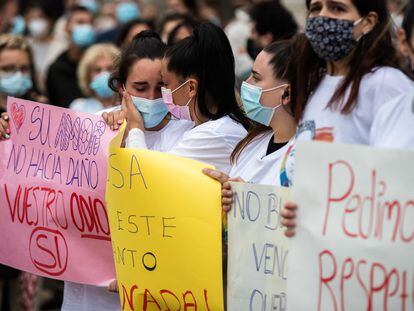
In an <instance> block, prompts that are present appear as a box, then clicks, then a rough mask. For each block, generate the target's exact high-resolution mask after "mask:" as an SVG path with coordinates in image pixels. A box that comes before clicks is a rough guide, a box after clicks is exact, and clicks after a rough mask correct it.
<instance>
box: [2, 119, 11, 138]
mask: <svg viewBox="0 0 414 311" xmlns="http://www.w3.org/2000/svg"><path fill="white" fill-rule="evenodd" d="M9 138H10V126H9V115H8V114H7V112H3V113H2V114H1V116H0V140H3V139H9Z"/></svg>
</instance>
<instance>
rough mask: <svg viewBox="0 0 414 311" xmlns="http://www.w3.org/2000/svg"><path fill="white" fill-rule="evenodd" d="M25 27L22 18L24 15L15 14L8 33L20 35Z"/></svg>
mask: <svg viewBox="0 0 414 311" xmlns="http://www.w3.org/2000/svg"><path fill="white" fill-rule="evenodd" d="M25 29H26V22H25V20H24V17H23V16H21V15H17V16H15V17H14V18H13V22H12V27H11V29H10V33H11V34H13V35H22V34H23V33H24V30H25Z"/></svg>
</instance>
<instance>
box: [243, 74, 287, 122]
mask: <svg viewBox="0 0 414 311" xmlns="http://www.w3.org/2000/svg"><path fill="white" fill-rule="evenodd" d="M285 86H287V84H283V85H279V86H276V87H273V88H270V89H267V90H262V88H261V87H258V86H255V85H252V84H249V83H247V82H243V83H242V86H241V92H240V95H241V99H242V103H243V108H244V111H245V113H246V115H247V117H249V118H250V119H251V120H253V121H256V122H258V123H260V124H263V125H266V126H269V125H270V121H271V120H272V117H273V114H274V113H275V111H276V109H277V108H279V107H280V106H282V104H279V105H278V106H276V107H273V108H269V107H263V106H262V104H261V103H260V98H261V97H262V93H264V92H270V91H275V90H278V89H281V88H282V87H285Z"/></svg>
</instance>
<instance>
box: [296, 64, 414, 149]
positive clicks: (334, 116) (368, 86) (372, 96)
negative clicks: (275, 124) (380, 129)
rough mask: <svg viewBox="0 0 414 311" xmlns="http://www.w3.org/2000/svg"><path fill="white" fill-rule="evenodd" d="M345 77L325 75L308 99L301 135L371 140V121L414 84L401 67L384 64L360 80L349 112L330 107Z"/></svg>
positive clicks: (357, 141) (361, 141) (360, 141)
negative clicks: (389, 102) (357, 91)
mask: <svg viewBox="0 0 414 311" xmlns="http://www.w3.org/2000/svg"><path fill="white" fill-rule="evenodd" d="M342 79H343V77H338V76H329V75H326V76H325V77H324V78H323V80H322V81H321V83H320V85H319V87H318V88H317V90H316V91H315V92H314V94H313V95H312V96H311V98H310V100H309V101H308V103H307V105H306V108H305V112H304V115H303V118H302V122H301V126H300V127H299V130H298V139H315V140H325V141H335V142H340V143H348V144H363V145H368V144H369V143H370V133H371V127H372V122H373V120H374V118H375V116H376V114H377V112H378V111H379V109H380V108H381V107H382V106H383V105H384V104H385V103H387V102H388V101H390V100H391V99H393V98H395V97H397V96H399V95H401V94H404V93H407V92H409V91H411V90H412V89H413V88H414V82H413V81H411V80H410V79H409V78H408V77H407V76H406V75H404V74H403V73H402V72H401V71H400V70H397V69H394V68H390V67H381V68H378V69H377V70H375V71H374V72H372V73H369V74H366V75H365V76H364V78H363V79H362V81H361V84H360V90H359V95H358V98H357V104H356V106H355V108H354V109H353V110H352V112H351V113H349V114H341V113H340V111H338V110H334V109H331V108H327V105H328V102H329V100H330V99H331V98H332V95H333V94H334V92H335V90H336V89H337V88H338V87H339V85H340V83H341V82H342Z"/></svg>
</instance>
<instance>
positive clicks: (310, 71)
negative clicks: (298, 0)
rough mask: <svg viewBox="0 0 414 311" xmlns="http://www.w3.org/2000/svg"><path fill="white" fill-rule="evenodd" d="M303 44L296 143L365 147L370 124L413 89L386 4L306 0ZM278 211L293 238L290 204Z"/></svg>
mask: <svg viewBox="0 0 414 311" xmlns="http://www.w3.org/2000/svg"><path fill="white" fill-rule="evenodd" d="M306 4H307V8H308V11H309V13H308V14H309V15H308V19H307V23H306V36H307V37H308V42H307V43H306V44H305V46H304V47H303V50H302V51H301V55H302V57H300V58H299V59H298V62H299V63H298V68H299V70H300V72H301V74H299V75H298V77H299V78H298V81H297V84H298V92H297V100H298V101H299V102H303V103H306V105H304V106H303V105H297V106H296V107H297V109H301V108H302V107H304V108H303V111H297V112H296V115H301V116H302V118H301V122H300V126H299V129H298V134H297V135H298V139H299V140H301V139H311V140H324V141H330V142H339V143H349V144H363V145H369V144H370V143H371V140H370V135H371V130H372V124H373V122H374V120H375V119H376V116H377V114H378V111H380V109H381V108H382V107H383V106H385V105H386V104H387V103H388V102H389V101H390V100H392V99H394V98H396V97H398V96H399V95H402V94H405V93H408V92H410V91H411V90H413V89H414V83H413V81H412V80H411V79H410V78H409V77H408V76H407V75H406V74H404V73H403V71H402V70H401V69H400V67H399V66H400V65H399V64H400V59H399V58H398V56H397V51H396V48H395V46H394V45H393V40H392V38H393V36H394V34H393V30H394V28H393V24H392V22H391V17H390V14H389V11H388V10H387V6H386V0H372V1H366V0H336V1H331V0H307V1H306ZM286 208H287V209H285V211H284V212H283V214H284V216H286V217H287V218H286V219H285V220H284V224H285V226H287V227H288V230H287V234H288V235H292V234H293V233H294V224H295V221H294V220H293V219H292V218H295V216H296V212H294V211H295V209H296V208H297V206H296V204H288V205H287V206H286Z"/></svg>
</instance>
